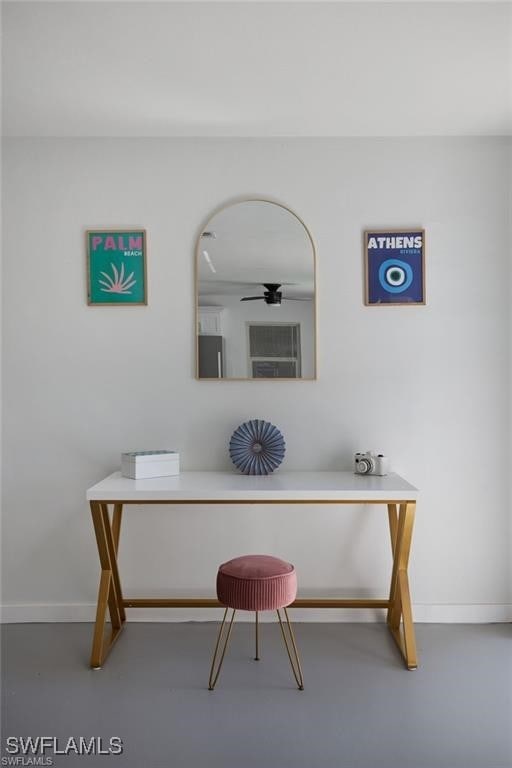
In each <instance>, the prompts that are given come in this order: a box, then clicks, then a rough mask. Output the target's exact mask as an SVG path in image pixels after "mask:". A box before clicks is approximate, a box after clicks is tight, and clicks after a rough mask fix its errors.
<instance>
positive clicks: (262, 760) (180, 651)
mask: <svg viewBox="0 0 512 768" xmlns="http://www.w3.org/2000/svg"><path fill="white" fill-rule="evenodd" d="M217 626H218V625H217V624H215V623H205V624H174V623H161V624H143V623H133V624H129V625H128V626H127V627H126V629H125V631H124V633H123V635H122V637H121V638H120V640H119V642H118V644H117V645H116V646H115V647H114V649H113V651H112V653H111V656H110V657H109V658H108V660H107V662H106V664H105V667H104V668H103V669H102V670H98V671H93V670H91V669H89V668H88V656H89V649H90V641H91V633H92V626H91V625H90V624H17V625H4V626H3V627H2V637H3V642H2V657H3V664H2V700H3V702H2V703H3V707H2V745H3V747H4V751H3V752H2V753H1V754H2V757H3V756H6V754H7V753H6V752H5V745H6V742H5V739H6V738H7V737H8V736H32V737H35V736H43V735H44V736H55V737H58V738H59V739H60V742H59V745H60V748H62V745H63V744H65V743H66V741H67V739H68V738H69V737H70V736H74V737H75V738H78V737H80V736H84V737H87V739H88V740H89V739H90V738H91V737H92V736H97V737H100V736H101V737H103V739H104V742H103V744H104V745H105V743H107V742H108V740H109V738H110V737H111V736H118V737H120V738H121V739H122V741H123V753H122V755H118V756H114V755H111V756H108V757H107V756H96V757H95V756H92V755H89V756H83V757H77V756H66V757H58V756H53V765H56V766H65V767H66V768H68V767H70V766H75V765H80V766H82V768H93V767H95V766H102V768H105V767H106V766H112V768H116V766H119V768H121V766H122V767H123V768H125V766H126V768H132V767H133V768H163V767H164V766H165V768H203V766H205V768H206V766H208V768H217V767H218V768H240V767H242V766H243V768H256V767H257V768H261V767H262V766H268V768H278V767H279V768H395V767H396V766H401V767H403V768H511V766H512V626H510V625H504V624H491V625H446V624H444V625H433V624H423V625H421V624H420V625H417V640H418V652H419V659H420V668H419V669H418V670H416V671H414V672H408V671H406V670H405V669H404V668H403V666H402V662H401V659H400V657H399V655H398V652H397V651H396V648H395V646H394V643H393V641H392V639H391V638H390V636H389V635H388V633H387V630H386V628H385V625H383V624H299V625H296V634H297V641H298V644H299V648H300V651H301V655H302V662H303V668H304V677H305V685H306V690H305V691H303V692H300V691H298V690H297V689H296V687H295V685H294V682H293V678H292V675H291V670H290V668H289V666H288V658H287V656H286V655H285V651H284V648H283V647H282V641H281V637H280V634H279V629H278V626H276V625H273V624H263V625H262V626H261V634H262V637H261V661H260V662H255V661H253V660H251V656H252V654H253V634H252V631H253V630H252V627H251V625H250V624H242V623H240V624H237V625H236V626H235V629H234V632H233V637H232V644H231V647H230V649H229V651H228V655H227V656H226V660H225V664H224V667H223V670H222V672H221V676H220V679H219V682H218V685H217V688H216V690H215V691H214V692H213V693H212V692H209V691H208V690H207V689H206V684H207V678H208V671H209V665H210V657H211V652H212V650H213V645H214V641H215V636H216V631H217ZM46 756H47V757H49V756H52V753H51V751H50V752H48V751H47V752H46ZM2 764H3V763H2ZM11 764H12V763H11ZM18 764H19V765H21V764H22V763H21V762H19V763H18Z"/></svg>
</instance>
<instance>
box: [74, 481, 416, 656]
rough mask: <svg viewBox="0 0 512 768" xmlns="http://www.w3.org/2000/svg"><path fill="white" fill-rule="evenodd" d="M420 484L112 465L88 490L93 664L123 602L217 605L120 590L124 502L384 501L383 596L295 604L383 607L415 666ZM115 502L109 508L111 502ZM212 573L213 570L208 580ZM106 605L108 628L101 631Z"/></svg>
mask: <svg viewBox="0 0 512 768" xmlns="http://www.w3.org/2000/svg"><path fill="white" fill-rule="evenodd" d="M417 496H418V491H417V489H416V488H414V487H413V486H412V485H410V484H409V483H407V482H406V481H405V480H404V479H403V478H401V477H399V476H398V475H395V474H390V475H388V476H386V477H365V476H359V475H354V474H353V473H352V472H302V471H297V472H283V471H277V472H276V473H274V474H273V475H268V476H258V477H256V476H246V475H240V474H236V473H234V472H182V473H181V475H179V476H177V477H158V478H152V479H150V480H130V479H128V478H125V477H121V473H120V472H114V474H112V475H109V477H107V478H105V479H104V480H102V481H101V482H99V483H97V484H96V485H93V486H92V488H89V490H88V491H87V500H88V501H89V502H90V507H91V512H92V519H93V524H94V531H95V534H96V541H97V544H98V553H99V557H100V564H101V578H100V587H99V594H98V605H97V610H96V623H95V629H94V638H93V645H92V653H91V666H92V667H95V668H97V667H101V666H102V664H103V662H104V660H105V658H106V656H107V653H108V652H109V650H110V648H111V647H112V645H113V643H114V642H115V641H116V640H117V638H118V637H119V635H120V633H121V630H122V628H123V624H124V622H125V620H126V611H125V609H126V608H155V607H167V608H179V607H187V608H190V607H201V608H209V607H218V606H219V602H218V601H217V600H214V599H210V598H202V597H197V598H166V599H158V598H137V599H130V598H126V597H124V596H123V591H122V587H121V579H120V577H119V569H118V564H117V551H118V546H119V535H120V530H121V516H122V510H123V505H124V504H224V505H225V504H311V505H313V504H385V505H386V506H387V511H388V519H389V529H390V536H391V550H392V554H393V568H392V573H391V584H390V588H389V596H388V597H387V598H386V599H378V600H369V599H368V600H359V599H355V600H349V599H309V598H300V597H299V598H297V600H296V601H295V602H294V603H293V607H300V608H386V609H387V623H388V627H389V629H390V631H391V634H392V635H393V637H394V639H395V640H396V643H397V645H398V647H399V649H400V651H401V653H402V655H403V657H404V660H405V663H406V666H407V668H408V669H415V668H416V667H417V658H416V641H415V636H414V624H413V621H412V611H411V599H410V593H409V580H408V575H407V568H408V562H409V552H410V547H411V539H412V531H413V525H414V513H415V509H416V500H417ZM110 504H111V505H112V506H113V510H112V515H110V512H109V505H110ZM213 578H214V574H212V580H213ZM107 608H108V611H109V614H110V621H111V633H110V636H109V637H108V638H107V639H106V638H105V621H106V616H107Z"/></svg>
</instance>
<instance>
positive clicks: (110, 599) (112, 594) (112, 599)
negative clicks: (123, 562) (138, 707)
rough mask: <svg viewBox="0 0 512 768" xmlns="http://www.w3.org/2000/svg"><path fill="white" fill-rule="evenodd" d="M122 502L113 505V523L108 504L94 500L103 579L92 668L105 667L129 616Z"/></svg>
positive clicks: (94, 518) (93, 515) (94, 517)
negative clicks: (121, 550) (122, 570)
mask: <svg viewBox="0 0 512 768" xmlns="http://www.w3.org/2000/svg"><path fill="white" fill-rule="evenodd" d="M121 513H122V505H121V504H116V505H114V515H113V521H112V526H111V524H110V519H109V514H108V506H107V504H100V503H99V502H96V501H91V514H92V520H93V525H94V532H95V534H96V543H97V545H98V554H99V558H100V565H101V578H100V586H99V591H98V605H97V608H96V622H95V625H94V635H93V642H92V651H91V661H90V665H91V667H94V668H95V669H97V668H99V667H101V666H102V664H103V662H104V660H105V658H106V656H107V654H108V652H109V651H110V649H111V647H112V645H113V644H114V643H115V641H116V640H117V638H118V637H119V635H120V633H121V630H122V628H123V623H124V621H125V619H126V614H125V609H124V606H123V604H122V599H123V598H122V592H121V583H120V580H119V572H118V568H117V560H116V554H117V548H118V545H119V533H120V527H121ZM107 607H108V611H109V614H110V623H111V627H112V630H111V634H110V638H109V639H108V642H107V643H105V621H106V613H107Z"/></svg>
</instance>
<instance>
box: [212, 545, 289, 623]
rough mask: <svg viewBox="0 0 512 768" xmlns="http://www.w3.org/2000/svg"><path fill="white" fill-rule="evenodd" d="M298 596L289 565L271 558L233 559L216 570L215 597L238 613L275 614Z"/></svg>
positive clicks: (247, 557)
mask: <svg viewBox="0 0 512 768" xmlns="http://www.w3.org/2000/svg"><path fill="white" fill-rule="evenodd" d="M296 595H297V574H296V572H295V568H294V567H293V565H292V564H291V563H287V562H286V561H285V560H280V559H279V558H278V557H272V556H271V555H244V556H243V557H235V559H234V560H229V561H228V562H227V563H223V564H222V565H221V566H220V567H219V572H218V574H217V597H218V598H219V601H220V602H221V603H222V604H223V605H226V606H228V607H229V608H236V609H237V610H240V611H274V610H276V609H277V608H284V606H286V605H290V603H293V601H294V600H295V597H296Z"/></svg>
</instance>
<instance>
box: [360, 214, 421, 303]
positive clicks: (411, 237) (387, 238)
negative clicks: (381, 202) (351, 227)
mask: <svg viewBox="0 0 512 768" xmlns="http://www.w3.org/2000/svg"><path fill="white" fill-rule="evenodd" d="M364 252H365V282H366V285H365V304H366V305H367V306H383V305H389V304H391V305H394V306H396V305H397V304H398V305H400V304H404V305H405V304H407V305H411V304H425V303H426V302H425V230H424V229H410V230H407V229H397V230H395V229H376V230H366V231H365V233H364Z"/></svg>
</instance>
